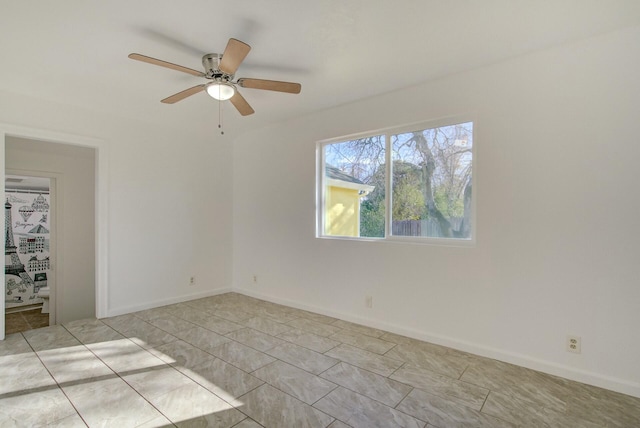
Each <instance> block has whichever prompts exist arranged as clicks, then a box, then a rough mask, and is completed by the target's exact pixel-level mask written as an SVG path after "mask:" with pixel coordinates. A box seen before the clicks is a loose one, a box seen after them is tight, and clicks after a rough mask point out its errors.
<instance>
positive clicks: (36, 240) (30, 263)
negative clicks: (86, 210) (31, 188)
mask: <svg viewBox="0 0 640 428" xmlns="http://www.w3.org/2000/svg"><path fill="white" fill-rule="evenodd" d="M6 195H7V199H6V202H5V205H4V207H5V224H4V228H5V245H4V254H5V308H7V309H11V308H18V307H23V306H24V307H27V306H31V305H36V304H41V303H42V299H39V298H38V296H37V293H38V291H39V290H40V288H41V287H45V286H46V285H47V273H46V271H48V270H49V269H50V259H49V245H50V241H49V230H50V226H49V195H46V194H45V195H43V194H40V193H12V192H10V191H7V192H6Z"/></svg>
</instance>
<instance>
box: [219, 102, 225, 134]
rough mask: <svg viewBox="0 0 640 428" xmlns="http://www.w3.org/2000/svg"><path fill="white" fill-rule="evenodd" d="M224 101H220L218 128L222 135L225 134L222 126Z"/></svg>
mask: <svg viewBox="0 0 640 428" xmlns="http://www.w3.org/2000/svg"><path fill="white" fill-rule="evenodd" d="M222 119H223V117H222V101H218V129H220V135H224V129H223V128H222Z"/></svg>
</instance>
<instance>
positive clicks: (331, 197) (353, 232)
mask: <svg viewBox="0 0 640 428" xmlns="http://www.w3.org/2000/svg"><path fill="white" fill-rule="evenodd" d="M325 209H326V212H325V217H324V233H325V235H333V236H360V195H359V194H358V190H355V189H345V188H344V187H335V186H327V187H326V191H325Z"/></svg>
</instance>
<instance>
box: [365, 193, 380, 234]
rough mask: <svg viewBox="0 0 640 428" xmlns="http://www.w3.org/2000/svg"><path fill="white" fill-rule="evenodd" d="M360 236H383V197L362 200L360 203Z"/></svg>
mask: <svg viewBox="0 0 640 428" xmlns="http://www.w3.org/2000/svg"><path fill="white" fill-rule="evenodd" d="M360 236H365V237H368V238H384V198H383V199H382V201H377V202H376V201H372V200H364V201H363V202H362V204H361V205H360Z"/></svg>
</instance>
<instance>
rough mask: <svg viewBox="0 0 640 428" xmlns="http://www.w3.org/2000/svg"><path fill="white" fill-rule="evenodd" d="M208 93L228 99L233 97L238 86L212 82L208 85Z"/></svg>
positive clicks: (217, 97)
mask: <svg viewBox="0 0 640 428" xmlns="http://www.w3.org/2000/svg"><path fill="white" fill-rule="evenodd" d="M207 93H208V94H209V95H210V96H211V97H212V98H215V99H216V100H219V101H226V100H228V99H230V98H231V97H233V95H234V94H235V93H236V88H235V87H234V86H233V85H232V84H231V83H223V82H212V83H210V84H208V85H207Z"/></svg>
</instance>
